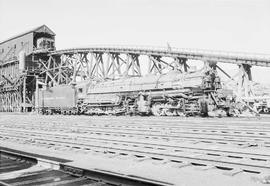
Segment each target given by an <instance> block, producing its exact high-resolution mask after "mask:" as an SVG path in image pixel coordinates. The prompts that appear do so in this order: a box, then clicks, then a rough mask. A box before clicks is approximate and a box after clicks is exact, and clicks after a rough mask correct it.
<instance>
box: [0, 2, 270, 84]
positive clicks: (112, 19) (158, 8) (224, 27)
mask: <svg viewBox="0 0 270 186" xmlns="http://www.w3.org/2000/svg"><path fill="white" fill-rule="evenodd" d="M42 24H46V25H47V26H49V27H50V28H51V29H52V30H53V31H54V32H55V33H56V47H57V49H63V48H73V47H83V46H90V45H95V44H109V45H118V44H120V45H150V46H164V47H166V46H167V44H166V43H167V42H168V43H170V45H171V46H172V47H177V48H201V49H213V50H229V51H243V52H252V53H255V52H258V53H268V54H270V0H46V1H45V0H0V41H2V40H5V39H7V38H9V37H11V36H13V35H16V34H18V33H21V32H24V31H27V30H29V29H31V28H34V27H37V26H39V25H42ZM232 68H234V71H233V70H230V71H231V72H232V74H233V73H234V72H235V68H236V67H231V66H229V67H228V65H227V67H226V69H232ZM252 72H253V77H254V80H255V81H260V82H262V83H270V82H269V80H268V79H270V68H259V67H254V68H252Z"/></svg>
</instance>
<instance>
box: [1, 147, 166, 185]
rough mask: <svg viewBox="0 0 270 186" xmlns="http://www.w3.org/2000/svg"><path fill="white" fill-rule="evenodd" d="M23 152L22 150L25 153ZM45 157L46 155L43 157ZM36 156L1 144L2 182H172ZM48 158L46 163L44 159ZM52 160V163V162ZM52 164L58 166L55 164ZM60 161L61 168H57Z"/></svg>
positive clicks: (48, 183)
mask: <svg viewBox="0 0 270 186" xmlns="http://www.w3.org/2000/svg"><path fill="white" fill-rule="evenodd" d="M21 153H22V154H21ZM43 158H44V157H43ZM47 158H49V159H41V158H40V157H37V158H34V157H33V154H31V155H30V156H27V155H25V154H24V153H23V152H18V151H15V152H14V151H13V150H9V149H8V150H7V149H6V148H4V149H3V148H0V165H1V167H0V185H1V186H36V185H41V186H53V185H61V186H74V185H76V186H119V185H126V186H137V185H139V186H148V185H149V186H166V185H167V186H168V185H170V184H169V183H165V182H164V183H162V182H158V181H155V180H143V179H141V178H128V177H127V176H116V175H114V174H112V173H111V174H110V173H108V172H106V173H105V172H102V171H92V170H83V169H80V168H77V167H71V166H66V165H65V162H67V160H64V159H63V160H60V162H56V161H51V159H54V158H51V157H47ZM44 162H46V163H44ZM49 164H50V165H49ZM52 165H53V166H54V167H52ZM56 165H57V167H58V168H56Z"/></svg>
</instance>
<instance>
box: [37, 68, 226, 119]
mask: <svg viewBox="0 0 270 186" xmlns="http://www.w3.org/2000/svg"><path fill="white" fill-rule="evenodd" d="M220 88H221V84H220V78H219V76H218V75H217V73H216V71H215V70H213V69H211V68H203V69H201V70H199V71H195V72H185V73H182V72H180V71H171V72H168V73H166V74H160V75H147V76H140V77H134V76H132V77H125V78H120V79H117V80H94V79H93V80H88V81H84V82H81V83H78V84H76V85H74V86H73V87H72V86H70V89H74V90H76V93H74V97H75V98H73V99H72V100H76V107H74V105H72V107H71V106H68V105H67V106H65V105H63V102H61V104H59V105H62V107H57V109H55V106H53V105H52V106H49V103H48V104H47V105H46V107H43V112H45V113H49V114H50V113H54V112H56V111H57V113H64V114H74V113H80V114H88V115H122V114H124V115H126V114H129V115H134V114H138V115H151V114H152V115H155V116H177V115H205V116H206V115H208V113H209V112H212V111H215V110H219V109H224V102H223V100H222V99H221V98H220V97H219V96H218V95H217V91H218V90H219V89H220ZM43 95H48V96H53V94H43ZM64 95H65V94H64V93H63V95H62V96H64ZM69 97H70V94H69ZM40 99H43V100H42V101H43V103H44V101H45V100H51V99H52V98H45V97H44V96H43V97H41V96H40ZM62 99H64V98H62ZM67 99H71V98H67ZM42 101H41V102H42ZM59 101H60V100H59ZM45 102H46V101H45ZM47 102H48V101H47ZM53 103H54V104H56V103H57V99H54V101H53ZM67 103H69V102H68V101H67Z"/></svg>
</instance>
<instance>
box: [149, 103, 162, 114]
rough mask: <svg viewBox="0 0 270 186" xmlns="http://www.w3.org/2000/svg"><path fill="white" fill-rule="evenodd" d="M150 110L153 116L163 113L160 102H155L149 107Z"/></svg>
mask: <svg viewBox="0 0 270 186" xmlns="http://www.w3.org/2000/svg"><path fill="white" fill-rule="evenodd" d="M151 111H152V114H153V115H154V116H162V114H163V108H162V104H161V103H155V104H154V105H153V106H152V107H151Z"/></svg>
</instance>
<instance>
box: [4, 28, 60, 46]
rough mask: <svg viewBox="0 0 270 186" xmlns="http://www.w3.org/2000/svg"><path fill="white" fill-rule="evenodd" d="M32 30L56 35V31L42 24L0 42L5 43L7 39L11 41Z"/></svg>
mask: <svg viewBox="0 0 270 186" xmlns="http://www.w3.org/2000/svg"><path fill="white" fill-rule="evenodd" d="M32 32H35V33H48V34H50V35H53V36H55V33H54V32H53V31H52V30H51V29H50V28H49V27H48V26H46V25H41V26H39V27H36V28H34V29H31V30H28V31H27V32H23V33H21V34H18V35H16V36H13V37H11V38H8V39H7V40H5V41H2V42H0V44H3V43H5V42H7V41H10V40H12V39H16V38H18V37H21V36H24V35H26V34H29V33H32Z"/></svg>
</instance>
